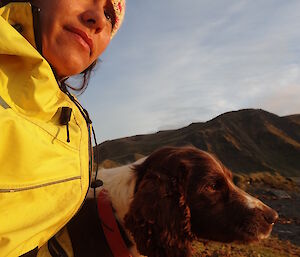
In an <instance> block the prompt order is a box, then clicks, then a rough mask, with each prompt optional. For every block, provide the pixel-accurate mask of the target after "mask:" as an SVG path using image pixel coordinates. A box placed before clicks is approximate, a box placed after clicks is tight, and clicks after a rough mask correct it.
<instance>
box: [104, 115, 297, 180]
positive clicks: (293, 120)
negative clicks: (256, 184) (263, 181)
mask: <svg viewBox="0 0 300 257" xmlns="http://www.w3.org/2000/svg"><path fill="white" fill-rule="evenodd" d="M165 145H172V146H183V145H193V146H195V147H197V148H200V149H203V150H206V151H209V152H212V153H214V154H215V155H216V156H217V157H218V158H219V159H220V160H221V161H222V162H223V163H224V164H225V165H226V166H227V167H228V168H230V169H231V170H232V171H234V172H242V173H251V172H258V171H271V172H274V171H278V172H279V173H281V174H282V175H284V176H294V177H297V176H300V114H296V115H290V116H284V117H280V116H277V115H275V114H272V113H269V112H266V111H264V110H261V109H244V110H239V111H232V112H227V113H224V114H222V115H219V116H217V117H216V118H214V119H212V120H210V121H207V122H200V123H192V124H190V125H189V126H187V127H184V128H181V129H177V130H167V131H160V132H157V133H154V134H149V135H137V136H132V137H126V138H121V139H116V140H111V141H106V142H103V143H102V144H100V145H98V147H99V159H100V161H101V162H103V161H104V160H107V159H109V160H111V161H114V162H117V163H120V164H125V163H129V162H133V161H135V160H136V159H137V157H140V156H143V155H148V154H150V153H151V152H153V151H154V150H155V149H157V148H159V147H162V146H165Z"/></svg>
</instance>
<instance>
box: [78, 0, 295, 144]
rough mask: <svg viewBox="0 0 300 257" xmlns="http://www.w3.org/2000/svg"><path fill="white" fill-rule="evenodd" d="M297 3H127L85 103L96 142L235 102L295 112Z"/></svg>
mask: <svg viewBox="0 0 300 257" xmlns="http://www.w3.org/2000/svg"><path fill="white" fill-rule="evenodd" d="M299 9H300V2H299V0H289V1H274V0H266V1H263V2H262V1H260V2H257V1H255V2H254V1H250V0H240V1H237V0H228V1H223V0H215V1H192V0H186V1H181V0H173V1H171V2H170V1H158V0H156V1H130V2H129V1H128V7H127V17H126V19H125V23H124V26H123V27H122V28H121V31H120V33H119V34H117V35H116V37H115V38H114V40H113V41H112V43H111V45H110V47H109V48H108V50H107V52H106V53H105V54H104V55H103V56H102V59H103V63H102V64H101V65H100V68H99V69H98V71H97V75H96V76H95V77H94V79H93V81H92V83H91V85H90V88H89V89H88V91H87V93H86V95H84V96H83V97H82V100H83V102H84V104H85V105H86V106H87V107H88V109H89V110H90V111H91V113H92V117H93V118H94V120H95V125H96V128H97V129H96V130H98V128H99V135H100V136H99V138H100V139H101V140H100V141H103V140H105V139H111V138H118V137H123V136H129V135H134V134H142V133H148V132H153V131H157V130H160V129H162V128H174V127H175V126H177V125H178V126H185V125H188V124H189V123H191V122H195V121H206V120H209V119H211V118H213V117H214V116H217V115H219V114H220V113H223V112H226V111H230V110H236V109H240V108H247V107H252V108H263V109H266V110H268V111H271V112H274V113H277V114H280V115H285V114H289V113H297V112H298V113H299V111H300V108H299V107H300V106H299V100H298V99H299V96H300V92H299V86H300V76H299V67H300V47H299V42H300V33H299V31H298V30H297V29H295V28H298V27H299V26H300V19H299V12H298V10H299Z"/></svg>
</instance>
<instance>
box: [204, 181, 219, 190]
mask: <svg viewBox="0 0 300 257" xmlns="http://www.w3.org/2000/svg"><path fill="white" fill-rule="evenodd" d="M205 189H206V191H209V192H215V191H217V184H215V183H214V184H209V185H207V186H206V188H205Z"/></svg>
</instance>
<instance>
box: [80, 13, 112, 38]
mask: <svg viewBox="0 0 300 257" xmlns="http://www.w3.org/2000/svg"><path fill="white" fill-rule="evenodd" d="M100 9H101V10H100ZM81 19H82V22H83V23H84V25H85V26H87V27H88V28H90V29H92V30H95V33H99V32H100V31H102V30H103V28H104V27H105V24H106V22H107V20H106V17H105V14H104V10H103V8H99V10H87V11H85V12H84V13H83V14H82V15H81Z"/></svg>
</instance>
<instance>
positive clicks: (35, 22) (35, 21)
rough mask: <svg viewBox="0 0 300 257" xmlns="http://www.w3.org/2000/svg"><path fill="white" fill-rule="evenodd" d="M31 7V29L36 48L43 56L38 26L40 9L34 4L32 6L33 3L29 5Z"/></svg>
mask: <svg viewBox="0 0 300 257" xmlns="http://www.w3.org/2000/svg"><path fill="white" fill-rule="evenodd" d="M31 9H32V18H33V29H34V39H35V45H36V49H37V50H38V51H39V53H40V54H41V55H42V56H43V48H42V33H41V28H40V12H41V9H40V8H38V7H36V6H33V5H32V7H31Z"/></svg>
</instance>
